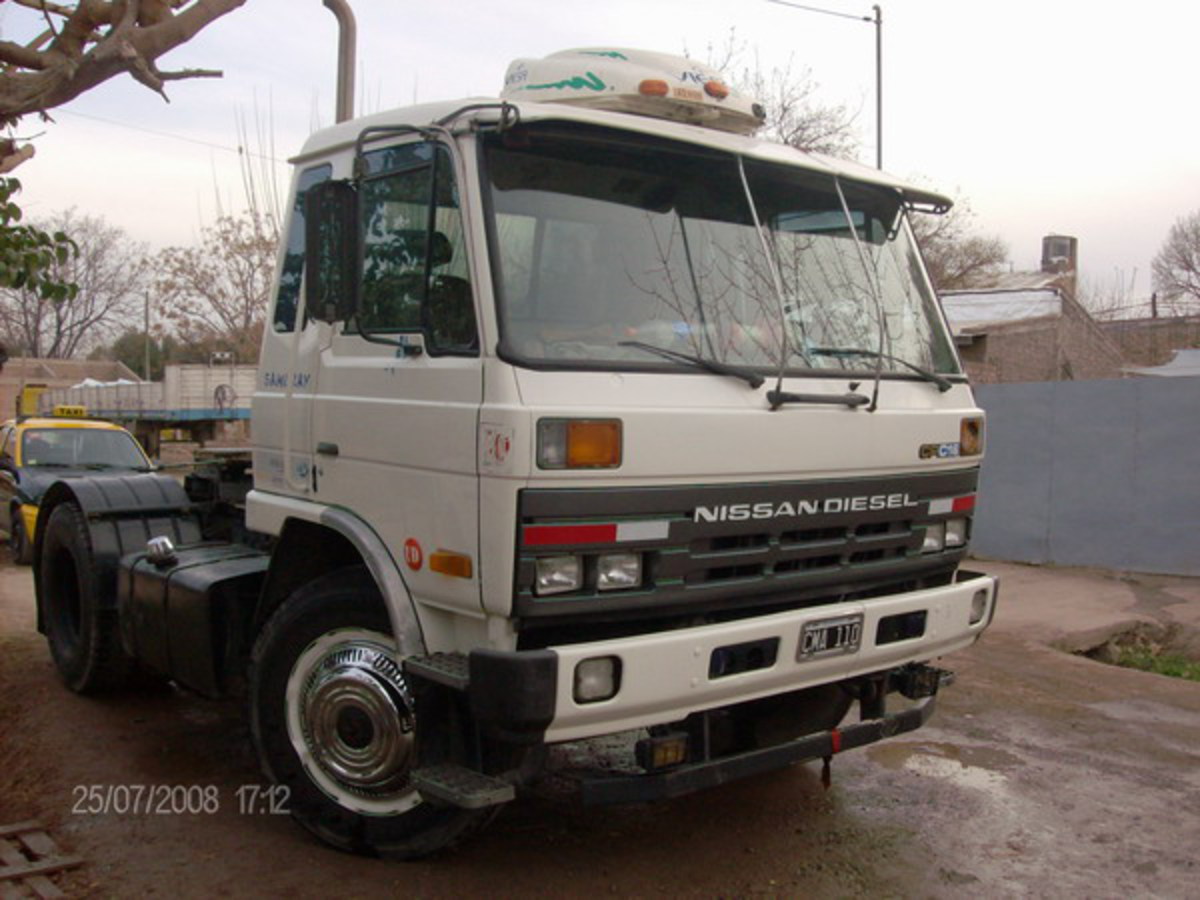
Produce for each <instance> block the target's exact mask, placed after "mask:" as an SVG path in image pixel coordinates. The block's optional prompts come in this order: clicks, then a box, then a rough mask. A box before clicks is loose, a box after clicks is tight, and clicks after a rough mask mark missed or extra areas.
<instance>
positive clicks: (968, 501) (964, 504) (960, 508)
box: [950, 494, 975, 512]
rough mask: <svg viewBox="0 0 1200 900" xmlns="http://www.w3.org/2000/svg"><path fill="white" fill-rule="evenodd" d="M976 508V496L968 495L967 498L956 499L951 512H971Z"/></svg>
mask: <svg viewBox="0 0 1200 900" xmlns="http://www.w3.org/2000/svg"><path fill="white" fill-rule="evenodd" d="M974 508H975V495H974V494H968V495H967V496H966V497H955V498H954V503H953V504H952V505H951V507H950V511H951V512H970V511H971V510H973V509H974Z"/></svg>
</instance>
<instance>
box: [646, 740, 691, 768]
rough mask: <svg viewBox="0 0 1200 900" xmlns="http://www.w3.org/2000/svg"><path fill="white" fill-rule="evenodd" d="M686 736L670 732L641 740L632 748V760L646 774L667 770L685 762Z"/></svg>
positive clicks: (686, 751)
mask: <svg viewBox="0 0 1200 900" xmlns="http://www.w3.org/2000/svg"><path fill="white" fill-rule="evenodd" d="M687 755H688V734H687V732H686V731H672V732H671V733H670V734H661V735H658V736H656V737H650V738H643V739H642V740H640V741H638V742H637V745H636V746H635V747H634V758H635V759H637V762H638V765H639V766H641V767H642V768H643V769H645V770H646V771H648V772H653V771H655V770H656V769H667V768H670V767H671V766H677V765H679V764H680V763H683V762H687Z"/></svg>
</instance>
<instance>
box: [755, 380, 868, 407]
mask: <svg viewBox="0 0 1200 900" xmlns="http://www.w3.org/2000/svg"><path fill="white" fill-rule="evenodd" d="M851 387H854V385H851ZM767 402H768V403H770V404H771V409H779V407H781V406H783V404H785V403H824V404H825V405H826V406H849V407H850V408H851V409H857V408H858V407H860V406H865V405H866V404H868V403H870V402H871V398H870V397H868V396H866V395H865V394H859V393H857V392H855V391H851V392H849V393H846V394H793V393H792V392H791V391H767Z"/></svg>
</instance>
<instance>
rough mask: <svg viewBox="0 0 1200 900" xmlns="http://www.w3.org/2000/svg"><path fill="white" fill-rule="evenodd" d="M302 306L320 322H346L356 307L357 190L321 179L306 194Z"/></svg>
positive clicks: (357, 269)
mask: <svg viewBox="0 0 1200 900" xmlns="http://www.w3.org/2000/svg"><path fill="white" fill-rule="evenodd" d="M304 231H305V233H304V310H305V312H306V313H307V314H308V317H309V318H310V319H315V320H316V321H318V322H344V321H346V320H347V319H349V318H351V317H352V316H353V315H354V314H355V312H357V310H358V273H359V250H358V192H357V191H355V189H354V186H353V185H352V184H351V183H350V182H349V181H323V182H321V183H320V184H314V185H313V186H312V187H310V188H309V189H308V191H307V192H305V195H304Z"/></svg>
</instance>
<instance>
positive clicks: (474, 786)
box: [412, 763, 517, 809]
mask: <svg viewBox="0 0 1200 900" xmlns="http://www.w3.org/2000/svg"><path fill="white" fill-rule="evenodd" d="M412 784H413V787H415V788H416V789H417V790H418V791H419V792H420V794H421V796H422V797H424V798H425V799H426V800H432V801H436V802H440V803H448V804H450V805H451V806H457V807H460V808H462V809H483V808H485V807H488V806H499V805H500V804H501V803H508V802H509V801H510V800H512V799H513V798H515V797H516V795H517V792H516V789H515V788H514V787H513V786H512V785H511V784H509V783H508V782H507V781H504V780H502V779H500V778H493V777H492V776H490V775H484V774H483V773H482V772H476V771H475V770H474V769H468V768H466V767H465V766H459V765H456V764H454V763H439V764H438V765H434V766H422V767H421V768H419V769H414V770H413V773H412Z"/></svg>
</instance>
